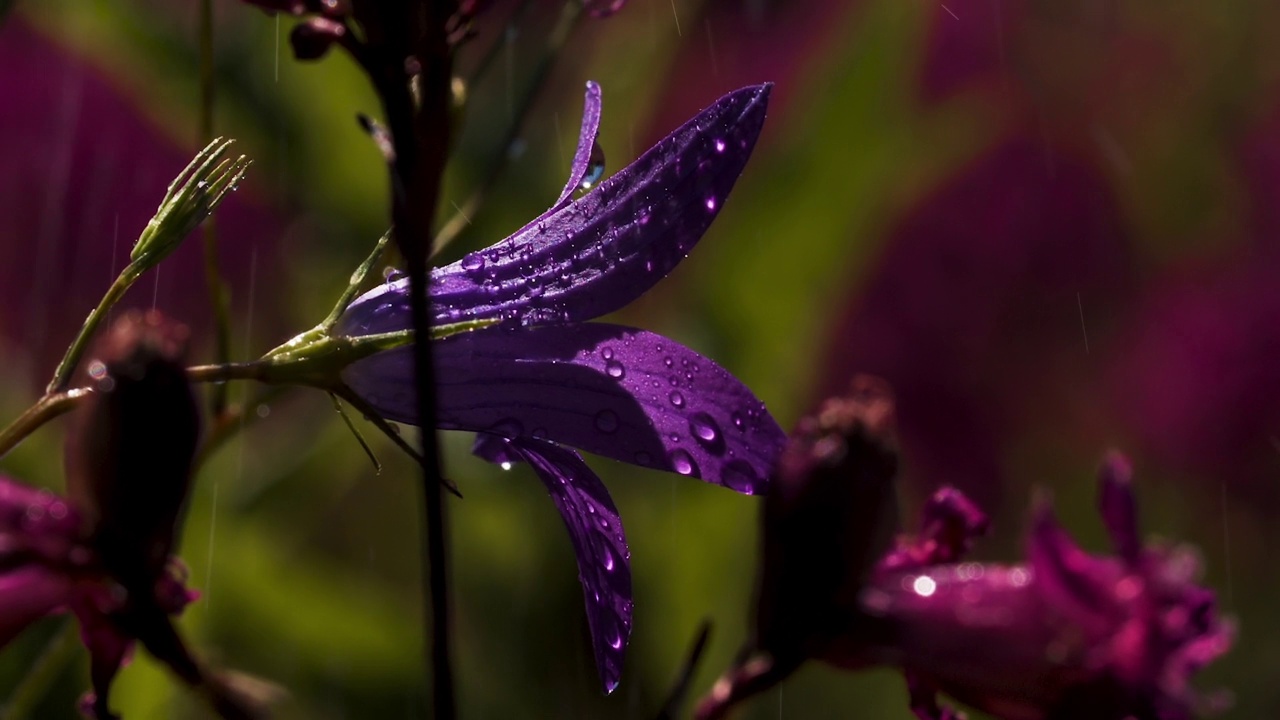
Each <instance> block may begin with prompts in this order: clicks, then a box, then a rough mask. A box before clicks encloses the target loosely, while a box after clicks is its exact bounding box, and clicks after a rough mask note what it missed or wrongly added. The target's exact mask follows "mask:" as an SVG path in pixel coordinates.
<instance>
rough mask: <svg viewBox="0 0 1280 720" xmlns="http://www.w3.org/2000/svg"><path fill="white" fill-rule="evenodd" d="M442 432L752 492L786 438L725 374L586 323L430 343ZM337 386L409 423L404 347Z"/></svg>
mask: <svg viewBox="0 0 1280 720" xmlns="http://www.w3.org/2000/svg"><path fill="white" fill-rule="evenodd" d="M435 348H436V371H437V373H438V376H437V377H438V381H439V384H440V391H439V395H438V398H439V403H440V414H439V420H440V426H441V427H443V428H446V429H451V430H473V431H483V432H489V433H492V434H495V435H500V436H502V437H507V438H516V437H522V436H532V437H537V438H545V439H547V440H551V441H553V442H558V443H562V444H564V445H570V446H572V447H576V448H581V449H583V450H586V451H588V452H592V453H596V454H598V455H604V456H607V457H611V458H614V459H616V460H621V461H623V462H628V463H632V464H635V465H643V466H645V467H651V468H656V469H659V470H666V471H668V472H677V473H680V474H682V475H690V476H692V477H697V478H702V479H703V480H706V481H707V482H712V483H716V484H719V485H723V486H725V487H728V488H730V489H733V490H737V491H738V492H742V493H747V494H755V493H761V492H763V491H764V490H765V489H766V488H767V486H768V478H769V475H770V472H771V470H772V468H773V464H774V461H775V459H776V458H777V456H778V453H779V452H780V450H781V448H782V445H783V443H784V442H785V441H786V436H785V435H784V434H783V432H782V429H781V428H780V427H778V424H777V423H776V422H775V421H774V419H773V417H772V416H771V415H769V413H768V411H767V410H765V407H764V404H763V403H762V402H760V400H758V399H757V398H756V397H755V395H753V394H752V393H751V391H750V390H748V389H747V387H746V386H744V385H743V384H742V383H741V382H739V381H738V380H737V378H735V377H733V375H731V374H729V372H728V371H727V370H725V369H724V368H722V367H720V366H719V365H716V364H715V363H714V362H712V361H711V360H708V359H707V358H705V357H703V356H701V355H699V354H698V353H696V352H694V351H693V350H690V349H689V348H686V347H684V346H682V345H680V344H678V343H675V342H673V341H671V340H669V339H667V338H664V337H662V336H661V335H655V334H653V333H649V332H645V331H643V330H634V329H631V328H626V327H621V326H617V325H607V324H603V323H587V324H578V325H552V326H547V327H540V328H516V329H507V328H492V329H487V330H480V331H476V332H470V333H463V334H461V335H454V336H452V337H449V338H446V339H444V340H440V341H437V342H436V343H435ZM343 378H344V379H345V380H346V382H347V383H348V384H349V385H350V386H351V388H352V389H353V390H355V391H356V392H357V393H359V394H360V395H361V396H362V397H364V398H365V400H367V401H369V403H371V404H372V405H373V406H374V408H376V409H377V410H378V411H379V412H381V413H382V414H383V415H384V416H385V417H387V418H388V419H390V420H395V421H397V422H408V423H412V422H414V421H415V420H416V417H417V415H416V413H415V412H414V409H413V408H414V404H413V380H412V379H413V373H412V356H411V353H410V352H409V348H401V349H399V350H392V351H388V352H384V353H380V354H378V355H375V356H373V357H370V358H366V359H364V360H361V361H359V362H357V363H354V364H353V365H351V366H350V367H349V368H347V370H346V371H345V372H344V373H343Z"/></svg>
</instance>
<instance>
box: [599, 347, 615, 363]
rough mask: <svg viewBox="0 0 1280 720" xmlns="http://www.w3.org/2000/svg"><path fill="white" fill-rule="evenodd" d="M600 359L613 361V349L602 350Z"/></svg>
mask: <svg viewBox="0 0 1280 720" xmlns="http://www.w3.org/2000/svg"><path fill="white" fill-rule="evenodd" d="M600 357H602V358H604V359H605V360H612V359H613V348H610V347H607V348H605V349H603V350H601V351H600Z"/></svg>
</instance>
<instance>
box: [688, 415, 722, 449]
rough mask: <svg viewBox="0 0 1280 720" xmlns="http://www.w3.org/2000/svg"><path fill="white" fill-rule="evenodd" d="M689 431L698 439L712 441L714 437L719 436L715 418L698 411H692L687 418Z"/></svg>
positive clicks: (718, 427)
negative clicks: (689, 417)
mask: <svg viewBox="0 0 1280 720" xmlns="http://www.w3.org/2000/svg"><path fill="white" fill-rule="evenodd" d="M689 432H691V433H693V436H694V437H696V438H698V439H699V440H703V441H706V442H714V441H715V440H716V438H718V437H720V426H719V425H717V424H716V421H715V419H714V418H712V417H711V416H710V415H708V414H706V413H704V412H699V413H694V414H693V417H692V418H691V419H690V420H689Z"/></svg>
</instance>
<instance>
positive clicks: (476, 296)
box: [338, 84, 771, 335]
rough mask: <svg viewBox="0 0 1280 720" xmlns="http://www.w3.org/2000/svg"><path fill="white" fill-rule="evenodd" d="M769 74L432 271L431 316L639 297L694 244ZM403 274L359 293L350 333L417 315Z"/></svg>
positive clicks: (500, 314) (538, 310)
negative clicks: (539, 215) (593, 182)
mask: <svg viewBox="0 0 1280 720" xmlns="http://www.w3.org/2000/svg"><path fill="white" fill-rule="evenodd" d="M770 87H771V86H770V85H767V84H766V85H756V86H752V87H746V88H742V89H741V90H736V91H734V92H732V93H729V94H728V95H725V96H724V97H722V98H720V99H719V100H717V101H716V102H715V104H714V105H712V106H711V107H710V108H708V109H706V110H704V111H703V112H701V113H699V114H698V115H697V116H696V117H694V118H693V119H692V120H690V121H689V122H687V123H685V124H684V125H682V126H681V127H680V128H679V129H677V130H676V131H675V132H673V133H672V134H670V135H668V136H667V137H666V138H664V139H663V140H662V141H661V142H659V143H658V144H657V145H655V146H653V147H652V148H650V149H649V150H648V151H647V152H645V153H644V154H643V155H641V156H640V158H639V159H638V160H636V161H635V162H633V163H632V164H630V165H628V166H627V167H626V168H624V169H622V170H621V171H619V172H618V173H617V174H615V175H613V176H612V177H610V178H608V179H607V180H605V181H604V182H602V183H601V184H600V185H598V186H597V187H596V188H595V189H594V190H592V191H591V192H589V193H587V194H586V195H584V196H583V197H581V198H579V199H578V200H575V201H573V202H572V203H569V204H568V205H567V206H565V207H563V208H561V209H559V210H557V211H556V212H554V213H552V214H551V215H549V216H547V217H546V218H545V219H543V220H539V221H537V222H535V223H533V224H531V225H529V226H526V227H525V228H524V229H522V230H520V231H519V232H517V233H516V234H515V235H512V236H511V237H509V238H507V239H505V240H503V241H501V242H499V243H497V244H496V245H493V246H491V247H489V248H487V249H485V250H482V251H480V252H476V253H471V254H469V255H467V256H466V257H464V258H462V259H461V260H459V261H457V262H455V263H453V264H452V265H448V266H445V267H443V268H438V269H436V270H434V271H433V272H432V275H431V293H432V301H433V302H432V307H433V311H434V320H433V322H435V323H449V322H458V321H461V320H468V319H485V318H503V319H504V320H506V321H508V322H510V323H512V324H520V325H541V324H548V323H557V322H570V321H577V320H590V319H592V318H595V317H599V316H600V315H604V314H605V313H608V312H611V311H613V310H617V309H619V308H621V307H623V306H624V305H626V304H628V303H630V302H631V301H632V300H634V299H636V298H637V297H639V296H640V295H641V294H643V293H644V292H645V291H646V290H648V289H649V288H650V287H652V286H653V284H654V283H656V282H657V281H658V280H660V279H662V278H663V277H665V276H666V274H667V273H669V272H670V271H671V270H672V268H674V267H675V266H676V264H677V263H679V262H680V261H681V260H683V259H684V257H685V256H686V255H688V253H689V251H690V250H691V249H693V246H694V245H695V244H696V243H697V242H698V240H699V239H701V237H702V235H703V233H704V232H706V229H707V227H709V226H710V225H711V221H712V220H714V219H715V216H716V214H717V213H719V212H720V209H721V208H722V207H723V206H724V203H725V200H726V199H727V197H728V195H729V191H730V190H731V189H732V188H733V185H734V183H735V182H736V181H737V179H738V176H739V175H740V174H741V173H742V169H743V167H744V166H745V165H746V162H747V158H748V157H750V155H751V150H752V148H754V147H755V142H756V138H757V137H758V136H759V134H760V129H761V128H762V127H763V125H764V117H765V109H766V106H767V105H768V100H769V90H770ZM407 293H408V283H407V281H406V280H399V281H395V282H391V283H387V284H384V285H382V286H380V287H378V288H375V289H374V290H372V291H370V292H368V293H365V294H364V295H362V296H361V297H359V298H357V299H356V300H355V302H353V303H352V304H351V306H350V307H349V308H347V311H346V313H345V314H344V315H343V317H342V319H341V321H340V322H339V325H338V329H339V332H341V333H342V334H345V335H364V334H370V333H380V332H390V331H394V330H402V329H405V328H407V327H409V326H410V325H411V323H410V319H409V306H408V297H407Z"/></svg>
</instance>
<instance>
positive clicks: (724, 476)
mask: <svg viewBox="0 0 1280 720" xmlns="http://www.w3.org/2000/svg"><path fill="white" fill-rule="evenodd" d="M720 482H721V484H723V485H724V486H725V487H727V488H729V489H730V490H736V491H738V492H740V493H743V494H745V495H751V494H753V493H754V492H755V489H756V486H757V485H759V483H760V475H759V474H757V473H756V469H755V468H753V467H751V463H749V462H747V461H746V460H730V461H729V462H727V463H725V465H724V470H722V471H721V473H720Z"/></svg>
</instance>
